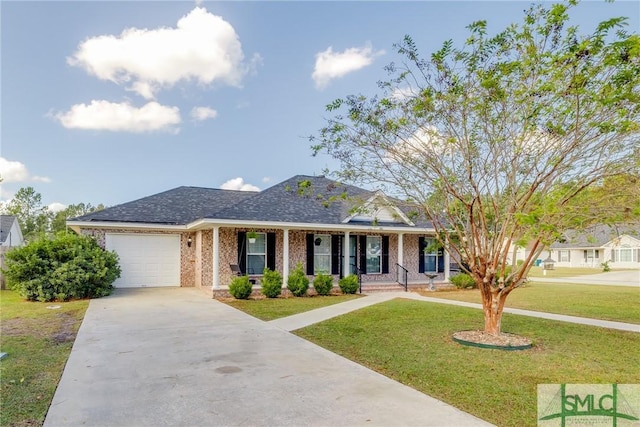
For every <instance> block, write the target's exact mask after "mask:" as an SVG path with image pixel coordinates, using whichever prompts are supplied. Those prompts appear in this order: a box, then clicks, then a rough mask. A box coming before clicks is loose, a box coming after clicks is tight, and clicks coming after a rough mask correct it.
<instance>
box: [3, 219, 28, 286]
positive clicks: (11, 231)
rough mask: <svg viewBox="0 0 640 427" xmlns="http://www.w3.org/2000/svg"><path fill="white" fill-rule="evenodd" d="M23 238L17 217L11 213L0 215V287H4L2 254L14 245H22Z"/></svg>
mask: <svg viewBox="0 0 640 427" xmlns="http://www.w3.org/2000/svg"><path fill="white" fill-rule="evenodd" d="M23 244H24V240H23V238H22V230H20V224H19V223H18V218H16V217H15V216H13V215H0V289H4V287H5V284H4V275H3V274H2V269H3V268H4V254H5V252H6V251H8V250H9V249H11V248H12V247H15V246H22V245H23Z"/></svg>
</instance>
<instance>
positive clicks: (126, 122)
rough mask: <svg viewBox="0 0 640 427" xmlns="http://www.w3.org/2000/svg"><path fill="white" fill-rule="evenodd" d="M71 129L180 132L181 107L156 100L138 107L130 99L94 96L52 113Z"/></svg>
mask: <svg viewBox="0 0 640 427" xmlns="http://www.w3.org/2000/svg"><path fill="white" fill-rule="evenodd" d="M51 116H52V117H53V118H55V119H56V120H58V121H59V122H60V123H61V124H62V126H64V127H66V128H69V129H90V130H109V131H114V132H118V131H120V132H134V133H142V132H153V131H168V132H172V133H177V132H178V129H177V128H176V127H175V126H176V125H178V124H180V122H181V119H180V110H179V109H178V107H168V106H165V105H160V104H158V103H157V102H155V101H152V102H149V103H147V104H146V105H144V106H143V107H141V108H137V107H134V106H132V105H131V104H129V103H128V102H121V103H114V102H109V101H102V100H93V101H91V103H90V104H89V105H87V104H76V105H73V106H72V107H71V109H70V110H69V111H67V112H65V113H62V112H59V113H55V114H51Z"/></svg>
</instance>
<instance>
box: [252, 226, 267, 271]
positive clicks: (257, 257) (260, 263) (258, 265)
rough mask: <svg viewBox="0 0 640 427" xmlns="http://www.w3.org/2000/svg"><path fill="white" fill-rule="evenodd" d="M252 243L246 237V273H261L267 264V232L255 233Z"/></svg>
mask: <svg viewBox="0 0 640 427" xmlns="http://www.w3.org/2000/svg"><path fill="white" fill-rule="evenodd" d="M255 234H256V237H255V241H254V242H253V243H252V242H251V240H253V239H249V238H248V237H247V274H262V272H263V271H264V267H265V266H266V265H267V262H266V261H267V233H255Z"/></svg>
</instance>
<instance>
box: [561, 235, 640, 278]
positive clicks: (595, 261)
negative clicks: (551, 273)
mask: <svg viewBox="0 0 640 427" xmlns="http://www.w3.org/2000/svg"><path fill="white" fill-rule="evenodd" d="M550 250H551V253H550V256H551V258H553V259H554V260H555V261H556V264H555V265H556V266H557V267H596V268H599V267H601V266H602V264H603V263H604V262H608V263H609V266H610V267H612V268H640V227H638V226H636V227H633V226H609V225H598V226H595V227H592V228H590V229H588V230H581V231H577V230H568V231H567V232H566V233H564V235H563V239H562V240H561V241H558V242H555V243H553V244H552V245H551V247H550Z"/></svg>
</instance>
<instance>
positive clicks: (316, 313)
mask: <svg viewBox="0 0 640 427" xmlns="http://www.w3.org/2000/svg"><path fill="white" fill-rule="evenodd" d="M394 298H408V299H413V300H418V301H426V302H433V303H437V304H449V305H457V306H459V307H469V308H475V309H482V305H481V304H474V303H470V302H463V301H454V300H447V299H444V298H432V297H425V296H422V295H419V294H417V293H413V292H380V293H375V294H371V295H368V296H366V297H364V298H358V299H355V300H351V301H347V302H344V303H341V304H334V305H330V306H328V307H322V308H318V309H316V310H312V311H307V312H305V313H300V314H295V315H293V316H289V317H284V318H280V319H276V320H272V321H271V322H269V323H271V324H272V325H274V326H277V327H278V328H281V329H284V330H285V331H294V330H296V329H300V328H304V327H306V326H309V325H312V324H314V323H318V322H321V321H323V320H327V319H331V318H332V317H336V316H340V315H342V314H345V313H348V312H350V311H353V310H357V309H360V308H363V307H367V306H370V305H374V304H378V303H381V302H384V301H389V300H391V299H394ZM504 312H505V313H512V314H518V315H520V316H530V317H539V318H541V319H550V320H557V321H560V322H569V323H578V324H582V325H589V326H597V327H601V328H609V329H617V330H620V331H630V332H638V333H640V325H634V324H632V323H623V322H612V321H609V320H598V319H590V318H587V317H577V316H566V315H563V314H553V313H544V312H541V311H531V310H520V309H517V308H505V309H504Z"/></svg>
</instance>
